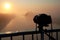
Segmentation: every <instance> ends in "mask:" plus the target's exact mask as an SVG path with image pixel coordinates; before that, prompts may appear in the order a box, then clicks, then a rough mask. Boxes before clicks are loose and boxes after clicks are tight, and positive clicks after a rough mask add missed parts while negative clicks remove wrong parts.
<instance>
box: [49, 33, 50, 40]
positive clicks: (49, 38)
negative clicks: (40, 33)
mask: <svg viewBox="0 0 60 40" xmlns="http://www.w3.org/2000/svg"><path fill="white" fill-rule="evenodd" d="M49 35H50V32H49ZM49 40H50V37H49Z"/></svg>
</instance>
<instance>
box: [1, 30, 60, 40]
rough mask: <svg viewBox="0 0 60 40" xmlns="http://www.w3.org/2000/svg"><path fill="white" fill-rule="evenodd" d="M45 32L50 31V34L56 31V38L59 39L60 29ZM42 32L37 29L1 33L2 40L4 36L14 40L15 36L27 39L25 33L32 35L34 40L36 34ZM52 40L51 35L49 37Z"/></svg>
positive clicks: (47, 31) (48, 31)
mask: <svg viewBox="0 0 60 40" xmlns="http://www.w3.org/2000/svg"><path fill="white" fill-rule="evenodd" d="M44 32H46V33H48V34H49V35H50V34H51V33H54V32H56V38H55V40H58V32H60V29H53V30H44ZM40 33H41V32H39V31H37V33H36V31H27V32H14V33H13V32H12V33H0V40H2V38H4V37H10V40H13V37H14V36H22V37H23V38H22V39H23V40H25V35H32V36H31V38H32V40H34V34H40ZM49 40H50V37H49Z"/></svg>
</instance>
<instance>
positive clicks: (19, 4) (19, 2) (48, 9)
mask: <svg viewBox="0 0 60 40" xmlns="http://www.w3.org/2000/svg"><path fill="white" fill-rule="evenodd" d="M5 2H7V3H10V4H11V9H10V10H6V9H4V6H3V4H4V3H5ZM39 13H46V14H49V15H51V16H52V19H53V26H54V28H60V27H59V26H60V21H59V20H60V0H0V14H9V15H10V14H14V15H15V16H16V17H15V18H14V19H13V20H11V21H10V22H9V23H8V25H6V26H4V27H5V28H3V29H2V30H1V31H2V32H5V31H22V30H23V31H25V30H34V29H35V24H34V22H33V17H34V16H35V15H36V14H39ZM56 26H57V27H56Z"/></svg>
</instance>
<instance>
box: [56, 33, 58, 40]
mask: <svg viewBox="0 0 60 40" xmlns="http://www.w3.org/2000/svg"><path fill="white" fill-rule="evenodd" d="M56 40H58V32H56Z"/></svg>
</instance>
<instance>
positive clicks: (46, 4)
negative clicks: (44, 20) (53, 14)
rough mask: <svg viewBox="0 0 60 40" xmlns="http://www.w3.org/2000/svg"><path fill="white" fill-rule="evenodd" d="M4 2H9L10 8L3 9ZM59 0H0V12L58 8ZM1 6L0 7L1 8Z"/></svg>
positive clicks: (23, 11)
mask: <svg viewBox="0 0 60 40" xmlns="http://www.w3.org/2000/svg"><path fill="white" fill-rule="evenodd" d="M5 2H8V3H11V4H12V6H11V10H9V11H6V9H5V10H3V7H4V6H2V5H3V4H4V3H5ZM58 6H60V0H0V12H2V13H20V14H22V13H25V12H27V11H36V10H38V11H39V10H40V11H42V10H43V11H42V12H44V10H51V9H52V8H56V7H57V8H58ZM1 7H2V8H1Z"/></svg>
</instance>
